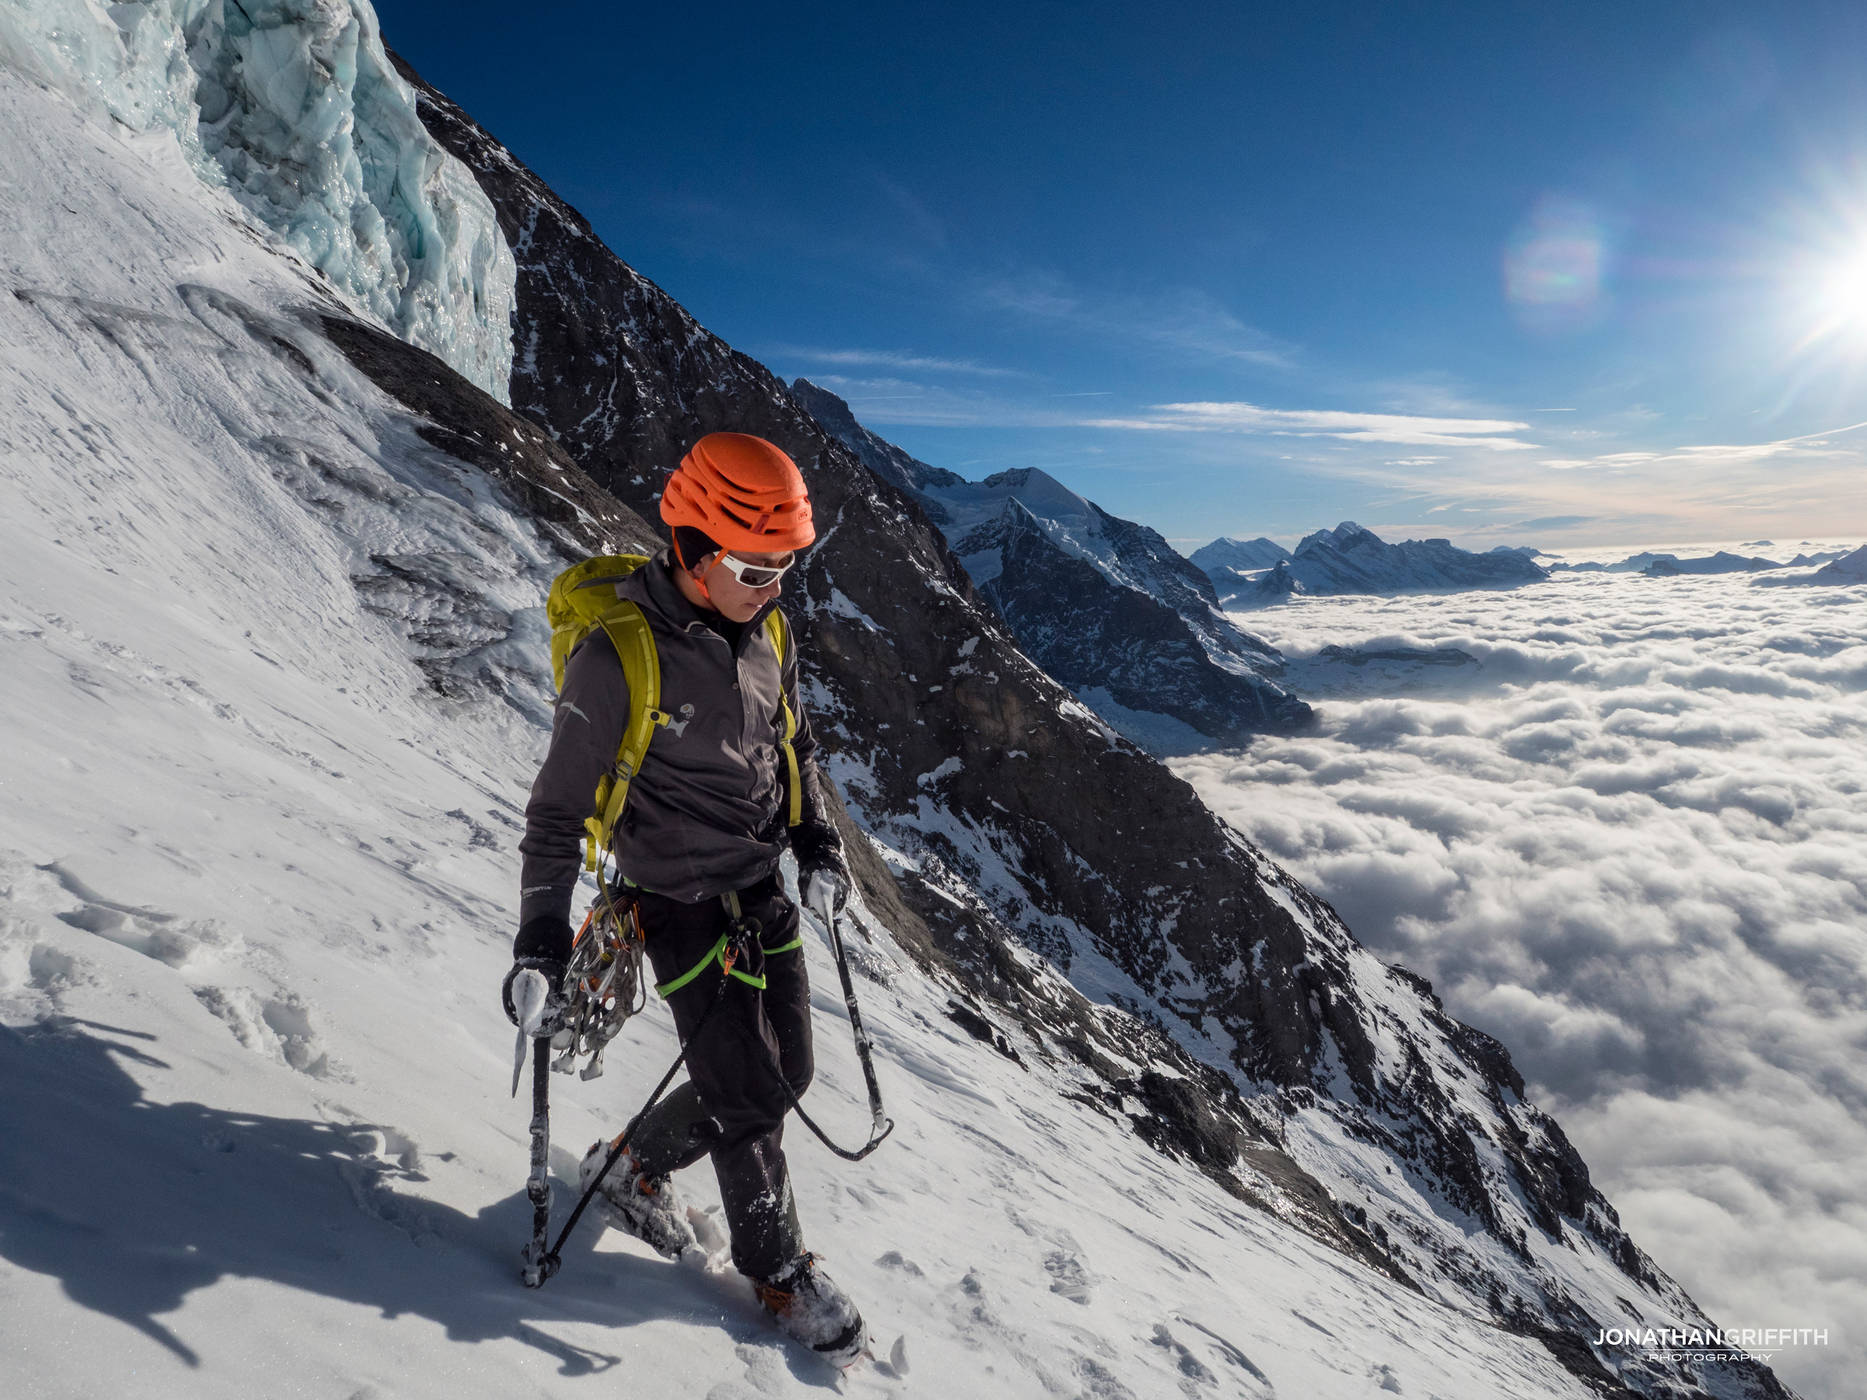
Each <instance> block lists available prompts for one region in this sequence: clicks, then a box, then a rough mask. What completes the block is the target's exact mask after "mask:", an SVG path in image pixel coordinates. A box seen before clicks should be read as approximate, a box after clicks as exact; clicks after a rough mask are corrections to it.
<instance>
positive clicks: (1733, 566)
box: [1641, 549, 1783, 578]
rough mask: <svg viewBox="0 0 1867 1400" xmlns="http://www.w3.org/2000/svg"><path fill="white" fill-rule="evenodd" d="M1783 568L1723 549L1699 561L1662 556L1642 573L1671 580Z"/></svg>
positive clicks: (1668, 555) (1772, 562)
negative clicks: (1675, 577) (1691, 575)
mask: <svg viewBox="0 0 1867 1400" xmlns="http://www.w3.org/2000/svg"><path fill="white" fill-rule="evenodd" d="M1782 567H1783V566H1782V565H1781V564H1779V563H1777V562H1776V561H1775V560H1774V559H1757V558H1750V557H1747V556H1745V555H1742V554H1732V553H1730V552H1729V551H1728V550H1723V549H1721V550H1719V551H1718V552H1717V553H1716V554H1708V555H1705V556H1703V557H1701V558H1697V559H1679V558H1675V557H1674V556H1673V555H1670V554H1662V555H1660V556H1659V557H1658V558H1656V559H1654V560H1652V561H1650V562H1649V563H1648V564H1647V566H1646V568H1644V569H1643V570H1641V572H1642V573H1644V574H1646V575H1648V576H1649V577H1651V578H1671V577H1673V576H1674V575H1677V574H1748V573H1758V572H1760V571H1762V570H1764V569H1780V568H1782Z"/></svg>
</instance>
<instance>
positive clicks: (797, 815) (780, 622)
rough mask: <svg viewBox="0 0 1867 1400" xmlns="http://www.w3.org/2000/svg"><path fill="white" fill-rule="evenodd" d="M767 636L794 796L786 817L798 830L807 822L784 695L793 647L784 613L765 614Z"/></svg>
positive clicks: (791, 717)
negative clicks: (774, 656)
mask: <svg viewBox="0 0 1867 1400" xmlns="http://www.w3.org/2000/svg"><path fill="white" fill-rule="evenodd" d="M765 635H766V636H767V637H769V638H771V649H772V650H773V651H775V652H777V653H778V708H779V709H780V710H782V711H783V712H784V737H783V738H781V739H780V740H779V741H778V748H779V750H780V751H781V752H782V753H783V754H784V768H785V777H786V778H787V779H788V784H787V788H788V791H789V792H790V794H791V810H790V811H789V812H788V813H787V814H786V821H785V825H786V826H796V825H798V824H799V823H800V822H802V821H803V820H804V784H803V781H802V779H801V778H800V777H799V775H798V770H797V750H796V749H795V748H793V747H792V745H791V741H792V740H793V739H795V738H796V737H797V716H796V715H795V714H793V713H792V711H791V699H790V697H789V696H788V695H786V694H785V692H784V663H785V659H786V657H787V656H788V655H789V652H790V647H791V625H790V624H789V623H788V622H786V621H785V616H784V611H783V609H781V608H773V609H772V610H771V611H770V612H768V613H766V614H765Z"/></svg>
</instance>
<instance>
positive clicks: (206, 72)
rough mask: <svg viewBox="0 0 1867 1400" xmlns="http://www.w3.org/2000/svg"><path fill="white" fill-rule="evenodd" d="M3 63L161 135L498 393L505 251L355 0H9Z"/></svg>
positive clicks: (484, 204) (352, 287)
mask: <svg viewBox="0 0 1867 1400" xmlns="http://www.w3.org/2000/svg"><path fill="white" fill-rule="evenodd" d="M0 64H4V65H5V66H7V67H11V68H13V69H15V70H17V71H19V72H20V73H22V74H24V75H26V76H27V77H29V78H32V79H34V80H36V81H37V82H39V83H42V84H44V85H46V86H49V87H52V88H55V89H58V90H59V91H62V92H64V93H65V94H66V95H67V96H68V97H71V98H72V99H74V100H75V101H77V102H78V103H79V104H80V105H81V106H84V107H85V108H87V109H89V110H90V111H92V112H94V113H95V112H102V113H107V114H108V115H109V116H110V117H112V118H114V119H115V120H117V121H119V122H121V123H123V124H124V125H125V126H127V127H129V128H131V129H132V130H134V131H138V132H168V133H172V134H173V135H174V137H175V139H176V140H177V141H179V142H180V144H181V148H182V150H183V152H184V153H185V154H186V155H187V157H188V160H189V164H190V165H191V166H192V167H193V168H194V170H195V172H196V173H197V174H198V175H199V176H200V177H201V178H202V180H204V181H206V182H207V183H208V184H209V185H212V186H215V187H217V188H222V189H225V190H227V191H228V192H229V193H231V194H232V195H233V196H234V198H235V199H237V200H238V201H239V204H240V206H241V207H242V208H244V209H245V210H246V212H247V213H248V214H249V215H250V216H251V217H252V218H253V219H255V220H256V221H257V222H259V223H260V224H261V225H263V226H264V227H266V228H267V229H270V230H271V231H272V232H273V233H274V234H276V235H277V236H278V237H280V238H282V239H283V240H284V242H285V243H286V244H287V245H288V246H290V247H291V248H292V249H294V250H295V251H296V252H297V253H298V254H299V255H300V256H301V257H303V258H304V259H305V261H307V262H308V263H310V264H311V265H312V266H313V267H315V268H316V269H317V270H318V271H319V272H320V273H322V274H323V275H324V277H325V279H326V280H327V281H328V282H329V284H330V286H331V287H332V288H333V289H334V290H335V291H336V292H337V293H338V294H339V295H340V296H341V297H342V298H343V299H344V301H345V302H347V303H348V304H349V305H350V306H351V307H352V308H354V309H356V310H358V311H361V312H364V313H366V314H368V315H370V316H373V317H375V318H376V319H378V320H380V321H381V322H382V323H383V324H384V325H385V326H387V327H389V328H390V329H391V330H393V331H394V332H395V333H396V334H397V335H399V336H401V337H402V338H403V339H404V340H407V341H409V342H411V343H412V344H415V345H419V346H421V347H422V348H423V349H425V350H430V351H432V352H433V353H434V354H436V355H438V356H440V357H441V358H442V359H443V360H445V361H446V362H447V363H448V364H450V365H452V366H453V367H454V368H455V369H456V370H458V371H459V372H460V373H461V374H462V375H463V376H464V377H466V378H467V379H468V380H470V381H471V382H473V383H474V384H476V385H478V386H479V387H480V388H482V389H485V390H486V391H487V392H488V393H490V394H492V395H493V396H494V397H495V398H497V399H498V400H500V402H502V403H505V402H509V401H510V400H509V396H508V395H509V391H508V381H509V380H510V378H511V374H512V313H513V307H514V304H515V280H516V272H515V269H514V265H513V260H512V252H511V250H510V249H509V248H508V247H507V246H506V241H505V238H504V236H503V235H502V234H501V233H500V230H499V224H498V221H497V219H495V217H494V215H493V208H492V204H491V203H490V202H489V201H488V200H487V198H486V196H485V195H484V194H483V193H481V191H480V188H479V186H478V184H477V183H475V181H474V179H473V177H472V176H471V175H470V174H469V173H468V172H467V170H466V168H465V167H464V166H463V165H461V163H460V162H459V161H458V160H456V159H454V157H453V156H451V155H449V154H448V153H447V152H446V151H444V150H443V149H442V148H441V146H440V145H439V144H438V143H437V142H435V140H434V139H433V138H432V137H430V136H429V135H428V133H427V130H426V129H425V128H424V127H423V126H422V123H421V119H420V117H419V116H418V115H417V114H416V109H415V96H414V91H413V89H411V88H410V87H409V85H408V84H407V83H406V82H405V81H404V80H403V79H402V78H401V76H400V75H399V74H397V73H396V71H395V70H394V68H393V67H392V66H391V65H390V63H389V60H388V58H387V56H386V55H385V53H384V51H383V44H382V36H381V33H380V31H379V27H378V24H377V20H376V12H375V11H374V9H372V8H371V6H370V5H369V3H368V0H243V3H235V4H229V3H227V0H149V3H144V4H118V5H111V6H109V7H105V6H103V5H100V4H97V3H96V0H26V2H25V3H18V0H9V3H7V4H5V5H0Z"/></svg>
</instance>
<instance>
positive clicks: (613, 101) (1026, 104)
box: [377, 0, 1867, 548]
mask: <svg viewBox="0 0 1867 1400" xmlns="http://www.w3.org/2000/svg"><path fill="white" fill-rule="evenodd" d="M377 8H378V11H379V13H380V15H381V17H382V22H383V29H384V34H385V37H386V38H387V39H388V42H389V43H390V44H391V45H392V46H393V47H395V48H397V49H398V50H400V51H401V52H402V53H403V54H404V55H405V56H406V57H408V58H409V60H410V61H411V62H413V63H414V64H415V66H416V67H417V68H418V69H420V70H421V71H422V73H423V75H424V76H425V77H427V78H428V79H429V80H430V81H431V82H433V83H435V84H436V85H437V86H439V87H440V88H442V89H443V90H444V91H446V92H448V93H449V95H450V96H452V97H453V98H455V99H456V100H457V101H459V102H460V103H461V104H462V105H463V106H465V107H466V108H467V109H468V110H469V111H470V112H472V113H473V114H474V116H475V117H477V118H478V119H479V120H480V121H481V122H482V123H483V124H485V125H486V126H487V127H488V128H489V129H490V130H492V131H493V132H494V133H495V134H496V135H498V136H499V137H500V138H501V139H502V140H504V141H505V142H506V143H507V144H508V145H509V146H511V147H512V148H513V150H514V151H515V152H516V153H517V154H518V155H519V156H520V157H521V158H522V159H524V160H525V161H526V162H527V163H528V164H530V165H531V166H533V168H535V169H536V170H538V171H539V173H540V174H542V175H543V176H544V177H545V178H546V179H547V180H548V181H549V182H550V183H551V184H552V185H553V187H554V188H556V189H557V190H558V191H559V193H560V194H562V195H563V196H564V197H565V198H566V199H568V200H569V201H570V202H571V203H572V204H574V205H576V206H577V207H578V208H579V209H581V210H582V211H583V212H584V213H585V214H586V215H587V216H588V217H589V218H590V219H591V221H592V222H593V223H594V225H595V226H596V228H597V230H598V232H599V233H600V234H601V235H602V236H603V237H604V238H605V240H606V241H607V242H608V243H609V244H610V245H611V246H612V247H613V248H615V249H616V251H617V252H618V253H620V254H621V255H622V256H623V257H624V258H625V259H627V260H628V261H629V262H630V263H631V264H632V265H634V266H635V267H636V268H638V269H639V270H640V271H642V272H643V273H644V274H645V275H646V276H648V277H650V278H652V279H653V280H655V281H656V282H657V283H659V284H660V285H661V286H663V287H665V288H666V289H667V290H668V291H669V292H670V293H672V294H673V295H674V296H675V297H676V298H678V299H679V300H680V301H681V302H682V303H683V304H684V305H685V306H687V307H688V308H689V309H690V310H691V311H692V312H693V313H694V314H695V315H696V316H698V317H699V318H700V320H701V321H702V322H703V323H704V324H706V325H707V326H708V327H709V328H710V329H712V330H714V331H716V332H717V333H719V334H720V335H722V336H723V337H725V338H726V339H727V340H728V341H729V342H731V343H732V344H733V345H735V346H737V347H738V348H740V349H742V350H744V351H746V352H747V353H749V354H752V355H755V356H757V357H758V358H759V359H761V360H763V361H764V362H765V363H766V364H768V365H770V366H771V368H772V369H773V370H775V371H776V372H778V373H779V374H781V375H783V376H785V377H786V378H790V377H793V376H796V375H800V374H802V375H805V376H807V377H809V378H811V379H813V380H815V381H816V382H818V383H820V384H823V385H825V386H826V387H829V388H831V389H834V390H835V391H837V392H838V393H840V394H842V395H843V396H844V397H845V398H847V399H848V400H849V401H850V403H851V405H852V406H853V407H854V408H855V410H856V413H857V415H858V417H860V418H861V419H862V420H863V421H864V422H865V423H867V424H868V425H869V426H871V427H873V428H875V429H876V430H877V431H878V432H880V433H881V434H882V435H883V436H885V437H888V438H890V439H891V440H893V441H895V442H898V443H900V444H901V445H902V446H904V447H906V448H907V449H908V450H909V451H911V452H913V453H915V454H916V455H917V456H920V457H922V458H924V459H925V460H927V461H929V462H933V463H935V464H936V465H939V466H944V467H950V468H952V469H954V470H957V471H960V472H962V473H964V474H966V475H969V476H975V477H976V476H981V475H984V474H986V473H988V472H991V471H995V470H999V469H1001V468H1005V467H1019V466H1038V467H1042V468H1044V469H1045V470H1048V471H1050V472H1051V473H1053V474H1054V475H1056V476H1058V477H1060V478H1061V479H1062V480H1064V481H1065V482H1066V483H1067V484H1069V485H1070V486H1072V487H1074V488H1075V489H1077V490H1078V491H1081V492H1082V493H1084V494H1085V495H1088V496H1090V497H1092V498H1093V499H1095V500H1097V501H1098V502H1100V503H1101V504H1102V505H1104V506H1105V507H1107V508H1108V509H1110V510H1112V511H1114V512H1116V513H1117V514H1120V515H1125V516H1128V517H1130V518H1133V519H1137V520H1141V521H1144V522H1146V523H1147V524H1150V525H1153V526H1154V527H1155V528H1157V529H1159V530H1160V531H1161V532H1162V533H1163V534H1165V535H1167V536H1168V537H1169V538H1170V539H1172V540H1174V541H1175V542H1176V543H1179V544H1181V545H1183V546H1184V547H1187V548H1191V547H1193V546H1195V545H1197V544H1200V543H1203V542H1204V541H1205V540H1207V539H1210V538H1212V537H1213V536H1215V535H1218V534H1230V535H1240V536H1251V535H1257V534H1268V535H1270V536H1272V537H1273V538H1277V539H1280V540H1283V541H1284V542H1285V543H1287V544H1288V543H1294V541H1295V539H1296V538H1297V537H1298V536H1299V535H1301V534H1303V533H1305V532H1307V531H1309V530H1311V529H1315V528H1318V527H1321V526H1326V525H1333V524H1334V523H1336V522H1337V521H1338V520H1342V519H1356V520H1359V521H1360V522H1361V523H1363V524H1365V525H1369V526H1371V527H1373V528H1375V529H1377V530H1379V531H1381V532H1382V533H1384V534H1389V535H1391V536H1392V537H1396V538H1404V537H1408V536H1420V535H1446V536H1450V537H1452V538H1453V539H1455V540H1459V541H1460V542H1463V543H1467V544H1471V545H1474V546H1485V545H1489V544H1494V543H1511V544H1540V545H1544V546H1546V547H1550V548H1561V547H1563V546H1564V545H1565V544H1567V545H1573V544H1577V543H1582V542H1587V543H1597V542H1610V541H1627V542H1630V543H1634V542H1657V541H1669V542H1682V541H1689V540H1733V541H1736V540H1748V539H1753V538H1763V537H1770V538H1775V539H1778V540H1784V541H1794V540H1797V539H1800V538H1803V537H1811V538H1823V539H1833V538H1847V537H1856V542H1858V539H1859V538H1860V537H1867V470H1863V463H1864V459H1867V458H1864V454H1867V427H1861V426H1859V425H1860V424H1861V423H1862V420H1867V8H1864V7H1860V6H1857V5H1856V6H1844V5H1828V4H1819V3H1817V4H1797V5H1793V6H1779V7H1761V6H1755V5H1736V4H1720V3H1696V4H1671V3H1658V2H1657V0H1643V3H1641V4H1638V5H1628V4H1625V3H1600V4H1569V5H1557V4H1551V5H1542V6H1531V5H1527V4H1523V5H1519V4H1510V5H1489V6H1473V5H1407V6H1395V5H1380V6H1376V5H1369V4H1341V5H1294V6H1292V5H1285V6H1276V7H1271V6H1264V7H1255V6H1240V5H1183V6H1177V7H1166V9H1167V10H1169V11H1171V13H1169V14H1166V15H1165V16H1164V17H1163V15H1162V14H1161V13H1157V12H1155V7H1141V6H1133V5H1129V6H1109V5H1095V4H1069V5H1061V4H1057V5H1052V4H1025V5H1020V6H1016V7H1006V6H1002V5H961V4H949V5H942V6H937V7H928V6H902V7H878V6H861V7H854V6H851V7H841V6H815V7H809V8H808V9H807V10H806V11H803V12H799V11H797V10H793V9H789V8H784V9H781V8H776V7H764V6H759V7H753V6H736V5H730V4H727V5H709V6H704V7H702V6H690V7H685V8H682V9H680V10H679V11H678V12H674V11H673V7H666V8H668V9H669V11H670V12H667V13H656V12H655V10H656V8H659V7H616V6H598V5H584V4H566V5H562V6H559V7H556V12H557V14H558V16H559V17H558V19H557V20H556V22H554V23H553V24H552V25H551V26H550V27H548V28H547V27H544V26H541V25H539V24H537V23H536V22H535V21H533V20H531V19H530V18H529V17H528V16H527V15H526V14H524V13H522V12H520V11H519V10H518V9H517V7H511V6H505V5H499V6H492V5H473V4H467V5H461V4H450V5H445V6H443V5H439V4H434V3H429V0H382V2H381V3H379V4H378V6H377Z"/></svg>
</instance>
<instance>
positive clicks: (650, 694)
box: [583, 598, 672, 870]
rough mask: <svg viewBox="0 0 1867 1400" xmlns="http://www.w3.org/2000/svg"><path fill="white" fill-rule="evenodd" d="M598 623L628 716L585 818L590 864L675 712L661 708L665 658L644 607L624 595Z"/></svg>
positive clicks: (608, 836) (603, 847) (596, 859)
mask: <svg viewBox="0 0 1867 1400" xmlns="http://www.w3.org/2000/svg"><path fill="white" fill-rule="evenodd" d="M598 625H599V626H601V627H602V629H603V633H604V635H605V636H607V637H608V638H609V641H610V645H611V646H613V647H615V648H616V658H617V659H618V660H619V661H621V662H622V677H623V680H624V681H626V682H627V683H628V686H629V721H628V723H627V725H625V726H624V728H623V731H622V742H621V743H620V744H619V745H617V747H616V763H615V766H614V767H613V768H611V769H610V771H609V772H607V773H605V774H604V775H603V776H602V778H600V779H599V780H598V781H597V785H596V803H595V807H596V810H595V813H594V814H593V815H591V816H589V817H587V818H585V819H584V824H583V825H584V830H585V831H586V832H588V833H589V837H590V840H589V845H588V852H587V854H586V855H585V857H584V864H585V866H586V867H587V868H588V869H591V870H594V869H596V867H597V866H598V864H600V863H601V861H602V858H603V852H604V851H607V850H608V849H609V847H610V841H611V839H612V838H613V837H614V835H615V831H616V823H617V822H618V821H620V820H621V819H622V809H623V805H624V804H625V803H626V802H627V801H628V800H629V784H630V783H631V782H633V781H634V779H635V775H636V774H637V773H639V772H641V770H642V759H643V758H644V757H645V756H646V755H647V753H648V741H649V740H650V739H652V738H653V737H654V734H655V730H656V729H657V728H659V727H660V726H662V725H665V724H667V723H668V721H669V720H670V718H672V717H671V716H670V715H668V714H666V713H664V712H663V710H662V709H661V658H660V656H659V655H658V654H657V653H656V651H655V634H654V633H653V631H651V630H650V629H649V626H648V619H647V617H645V616H644V615H643V613H642V610H641V608H640V607H638V606H637V605H636V604H635V603H633V602H631V601H629V600H628V599H626V598H625V599H620V600H618V601H617V602H616V603H615V604H614V606H612V607H610V608H608V609H607V610H605V612H604V613H603V616H602V617H601V619H600V620H599V623H598Z"/></svg>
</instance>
